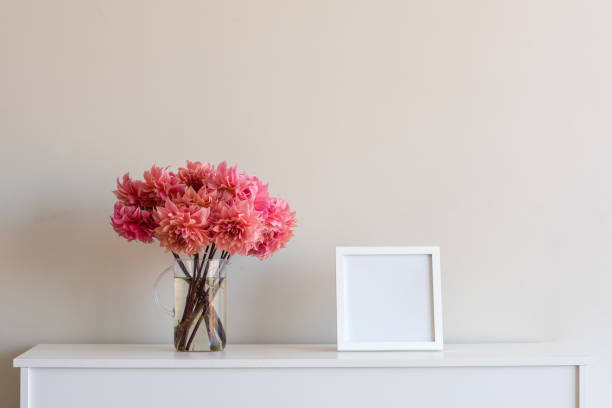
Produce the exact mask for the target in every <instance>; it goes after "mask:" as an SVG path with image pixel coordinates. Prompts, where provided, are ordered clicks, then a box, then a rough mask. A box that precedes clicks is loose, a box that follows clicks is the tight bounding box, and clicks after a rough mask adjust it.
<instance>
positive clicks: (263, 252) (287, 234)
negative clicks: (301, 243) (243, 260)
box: [248, 198, 296, 259]
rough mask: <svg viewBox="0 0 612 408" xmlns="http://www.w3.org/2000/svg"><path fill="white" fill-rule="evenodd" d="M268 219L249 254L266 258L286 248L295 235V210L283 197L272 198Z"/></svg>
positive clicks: (267, 211)
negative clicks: (293, 210) (292, 209)
mask: <svg viewBox="0 0 612 408" xmlns="http://www.w3.org/2000/svg"><path fill="white" fill-rule="evenodd" d="M266 214H267V216H266V219H265V221H264V227H263V230H262V233H261V235H260V238H259V239H258V240H257V242H255V244H254V245H253V247H252V248H251V249H250V250H249V253H248V254H249V255H253V256H256V257H258V258H259V259H265V258H269V257H270V256H272V255H273V254H274V253H275V252H276V251H278V250H279V249H281V248H284V247H285V245H286V244H287V242H288V241H289V240H290V239H291V237H293V228H294V227H295V225H296V222H295V212H292V211H291V210H290V208H289V205H288V204H287V202H285V200H283V199H282V198H271V199H270V201H269V206H268V208H267V209H266Z"/></svg>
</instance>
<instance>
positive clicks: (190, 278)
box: [155, 244, 230, 351]
mask: <svg viewBox="0 0 612 408" xmlns="http://www.w3.org/2000/svg"><path fill="white" fill-rule="evenodd" d="M214 255H215V250H214V244H213V245H212V248H211V246H209V247H207V248H206V250H205V251H204V252H202V253H199V254H195V255H194V256H193V257H179V256H178V255H176V254H175V255H174V257H175V261H174V263H173V264H172V266H171V267H170V268H167V269H166V271H164V272H162V274H161V275H160V277H159V278H158V280H157V282H156V287H157V285H158V284H159V280H160V278H161V277H162V276H163V275H164V274H165V273H166V272H170V271H172V272H173V274H174V309H173V310H172V311H170V310H168V313H170V315H171V316H173V318H174V347H175V349H176V350H177V351H220V350H223V349H224V348H225V344H226V335H225V323H226V284H225V276H226V275H225V267H226V265H227V263H228V262H229V259H230V256H229V254H228V253H227V252H225V251H222V253H221V256H220V257H218V258H215V257H214ZM155 298H156V302H158V299H157V291H155ZM158 303H159V302H158ZM160 306H161V305H160Z"/></svg>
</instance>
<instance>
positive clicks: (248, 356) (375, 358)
mask: <svg viewBox="0 0 612 408" xmlns="http://www.w3.org/2000/svg"><path fill="white" fill-rule="evenodd" d="M587 363H588V360H587V358H586V357H585V356H584V355H581V354H579V353H574V352H570V351H567V350H564V349H563V348H561V347H560V346H557V345H553V344H545V343H532V344H447V345H445V349H444V351H418V352H417V351H401V352H395V351H376V352H369V351H357V352H347V351H340V352H339V351H336V346H335V345H322V344H309V345H299V344H283V345H272V344H257V345H247V344H230V345H228V346H227V347H226V349H225V350H224V351H221V352H190V353H184V352H183V353H179V352H176V351H174V349H173V347H172V346H171V345H166V344H164V345H159V344H39V345H37V346H35V347H33V348H31V349H30V350H28V351H26V352H25V353H23V354H21V355H20V356H19V357H17V358H15V360H14V361H13V365H14V367H32V368H34V367H41V368H42V367H55V368H59V367H66V368H273V367H287V368H291V367H295V368H298V367H306V368H307V367H322V368H324V367H329V368H334V367H337V368H341V367H481V366H555V365H585V364H587Z"/></svg>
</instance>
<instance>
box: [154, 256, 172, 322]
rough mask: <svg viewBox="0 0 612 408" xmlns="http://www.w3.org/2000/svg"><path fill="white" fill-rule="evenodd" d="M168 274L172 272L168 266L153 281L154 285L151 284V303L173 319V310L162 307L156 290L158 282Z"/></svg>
mask: <svg viewBox="0 0 612 408" xmlns="http://www.w3.org/2000/svg"><path fill="white" fill-rule="evenodd" d="M169 272H172V267H171V266H169V267H167V268H166V269H164V270H163V271H162V273H160V274H159V276H158V277H157V279H155V283H153V301H154V302H155V304H156V305H157V306H159V307H161V308H162V309H163V311H164V312H166V313H168V315H170V317H174V308H172V309H169V308H167V307H166V306H164V305H162V304H161V302H160V300H159V295H158V294H157V288H158V287H159V282H160V281H161V279H162V278H163V277H164V275H165V274H167V273H169Z"/></svg>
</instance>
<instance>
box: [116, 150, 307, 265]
mask: <svg viewBox="0 0 612 408" xmlns="http://www.w3.org/2000/svg"><path fill="white" fill-rule="evenodd" d="M143 178H144V180H133V179H131V178H130V175H129V173H126V174H125V175H124V176H123V181H120V180H119V179H117V190H115V191H114V193H115V195H116V196H117V198H118V199H119V201H117V202H116V203H115V209H114V212H113V215H112V217H111V224H112V226H113V228H114V229H115V231H116V232H117V234H119V235H120V236H122V237H124V238H126V239H127V240H128V241H132V240H139V241H142V242H146V243H151V242H153V239H157V240H158V241H159V243H160V245H161V246H163V247H165V248H166V251H171V252H173V253H175V254H178V253H181V252H183V253H185V254H186V255H194V254H197V253H199V252H201V251H203V250H204V249H205V248H206V247H207V246H208V245H211V244H215V246H216V248H217V250H221V251H225V252H227V253H228V254H229V255H234V254H238V255H252V256H256V257H258V258H260V259H265V258H268V257H269V256H271V255H272V254H274V253H275V252H276V251H277V250H279V249H280V248H283V247H284V246H285V244H286V243H287V241H289V239H290V238H291V237H292V236H293V228H294V227H295V213H294V212H292V211H291V210H290V209H289V205H288V204H287V203H286V202H285V201H284V200H283V199H282V198H280V197H270V194H269V193H268V185H267V184H263V183H262V182H261V181H260V180H259V179H258V178H257V177H255V176H249V175H247V174H244V173H239V172H238V169H237V168H236V166H233V167H228V166H227V164H226V163H225V162H223V163H221V164H219V165H218V166H217V167H216V168H215V167H214V166H211V165H210V164H209V163H200V162H190V161H187V165H186V167H184V168H179V169H178V172H177V173H174V172H171V171H169V170H168V169H167V168H161V167H157V166H153V167H152V168H151V170H149V171H145V172H144V174H143Z"/></svg>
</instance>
